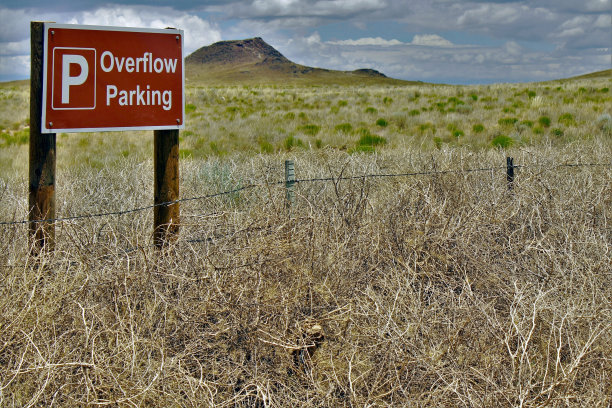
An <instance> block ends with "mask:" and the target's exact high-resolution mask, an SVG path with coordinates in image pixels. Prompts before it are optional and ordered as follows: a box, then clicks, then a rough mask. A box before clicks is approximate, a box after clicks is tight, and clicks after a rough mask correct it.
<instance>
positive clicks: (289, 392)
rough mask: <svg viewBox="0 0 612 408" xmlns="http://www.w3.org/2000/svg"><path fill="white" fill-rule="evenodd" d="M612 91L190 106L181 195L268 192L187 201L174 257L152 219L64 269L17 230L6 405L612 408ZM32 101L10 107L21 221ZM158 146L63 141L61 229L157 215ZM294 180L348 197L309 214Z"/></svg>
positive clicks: (86, 230)
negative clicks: (155, 235)
mask: <svg viewBox="0 0 612 408" xmlns="http://www.w3.org/2000/svg"><path fill="white" fill-rule="evenodd" d="M609 86H610V79H609V78H605V77H604V78H581V79H575V80H571V81H563V82H550V83H544V84H504V85H491V86H443V85H425V84H420V85H406V86H382V85H370V86H356V85H342V86H340V85H328V86H320V87H313V86H297V85H291V86H272V85H269V86H254V85H248V86H219V87H210V86H205V85H203V84H199V85H198V84H193V83H190V85H189V86H188V87H187V105H186V112H187V113H186V115H187V121H186V129H185V131H183V132H181V140H180V146H181V162H180V163H181V164H180V166H181V167H180V172H181V181H180V183H181V197H185V198H187V197H196V196H204V195H209V194H214V193H217V192H223V191H230V190H236V189H241V188H244V189H242V190H240V191H236V192H234V193H231V194H225V195H221V196H217V197H212V198H208V199H201V200H192V201H185V202H183V203H181V230H180V236H179V239H178V241H177V242H175V243H173V244H171V245H170V246H169V248H168V249H167V251H166V252H165V253H158V252H156V251H155V249H154V248H153V247H152V246H151V244H152V231H151V227H152V211H151V210H147V211H137V212H132V213H129V214H125V215H112V216H103V217H93V218H85V219H80V220H70V221H63V222H58V223H56V226H55V228H56V241H57V242H56V249H55V251H54V252H53V253H46V254H43V255H41V256H40V257H38V258H32V257H29V256H28V253H29V246H28V239H27V225H24V224H17V225H0V236H1V237H2V238H0V310H2V314H1V315H0V406H3V407H4V406H7V407H23V406H58V407H81V406H118V407H124V406H125V407H134V406H164V407H208V406H210V407H213V406H215V407H217V406H220V407H225V406H227V407H287V406H300V407H343V406H344V407H350V406H360V407H361V406H381V407H383V406H389V407H396V406H465V407H493V406H507V407H515V406H522V407H544V406H548V407H567V406H571V407H584V406H589V407H607V406H609V405H610V403H611V402H612V400H611V397H610V396H611V395H612V388H611V384H612V377H611V374H610V373H612V363H611V362H612V355H611V353H610V350H611V349H612V314H611V310H612V289H611V286H610V278H611V277H612V275H611V270H610V265H611V264H612V257H611V254H612V252H611V249H612V247H611V245H612V230H611V225H610V219H611V217H612V168H611V164H612V163H611V162H610V157H611V153H612V117H611V116H610V106H611V102H612V94H611V93H610V90H609ZM28 93H29V92H28V84H27V83H24V82H17V83H4V84H0V106H1V108H0V128H1V132H2V133H1V134H2V136H1V138H0V221H12V220H23V219H27V191H28V187H27V166H28V162H27V160H28V129H27V124H28V114H29V109H28ZM152 140H153V137H152V132H125V133H99V134H69V135H65V134H60V135H58V137H57V175H56V204H57V210H56V215H57V216H58V217H67V216H73V215H80V214H97V213H105V212H111V211H122V210H129V209H133V208H139V207H144V206H147V205H150V204H151V203H152V202H153V192H152V190H153V187H152V186H153V165H152V157H153V148H152ZM507 156H512V157H514V162H515V164H517V165H519V166H526V167H520V168H518V169H517V170H516V171H517V174H516V179H515V182H514V187H513V189H512V190H511V191H509V190H508V187H507V182H506V174H505V162H506V157H507ZM286 159H291V160H294V161H295V166H296V175H297V177H298V178H299V179H309V178H319V177H323V178H331V179H332V180H328V181H316V182H308V183H298V184H297V185H296V189H295V192H296V202H295V205H294V206H293V207H292V208H291V209H290V210H289V209H287V208H286V203H285V190H284V185H283V184H279V183H278V182H282V180H283V162H284V160H286ZM578 163H582V164H598V165H597V166H577V167H570V166H564V165H572V164H578ZM483 168H487V169H490V170H487V171H478V172H465V170H470V169H483ZM421 171H430V172H433V173H435V174H430V175H419V176H404V177H385V178H382V177H381V178H365V177H360V176H363V175H366V174H396V173H412V172H421ZM343 177H344V178H346V177H352V178H351V179H342V178H343ZM249 186H255V187H252V188H250V187H249Z"/></svg>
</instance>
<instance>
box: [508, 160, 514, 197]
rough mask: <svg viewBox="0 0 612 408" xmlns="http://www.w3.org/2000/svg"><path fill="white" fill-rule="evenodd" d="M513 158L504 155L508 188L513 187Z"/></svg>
mask: <svg viewBox="0 0 612 408" xmlns="http://www.w3.org/2000/svg"><path fill="white" fill-rule="evenodd" d="M513 161H514V159H513V158H512V157H506V181H507V182H508V190H512V188H513V187H514V163H513Z"/></svg>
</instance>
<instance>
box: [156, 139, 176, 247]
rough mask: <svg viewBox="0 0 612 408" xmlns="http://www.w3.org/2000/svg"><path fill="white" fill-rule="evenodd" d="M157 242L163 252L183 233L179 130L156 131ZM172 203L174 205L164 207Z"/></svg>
mask: <svg viewBox="0 0 612 408" xmlns="http://www.w3.org/2000/svg"><path fill="white" fill-rule="evenodd" d="M153 133H154V142H153V155H154V158H153V165H154V167H155V169H154V175H153V177H154V184H155V185H154V193H153V195H154V204H155V207H154V209H153V243H154V244H155V247H156V248H158V249H160V248H162V247H164V246H165V245H166V244H167V243H168V242H169V241H171V240H174V239H176V237H178V232H179V203H177V202H176V200H178V198H179V130H178V129H171V130H155V131H154V132H153ZM164 203H172V204H164Z"/></svg>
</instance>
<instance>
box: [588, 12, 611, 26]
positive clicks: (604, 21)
mask: <svg viewBox="0 0 612 408" xmlns="http://www.w3.org/2000/svg"><path fill="white" fill-rule="evenodd" d="M593 27H595V28H610V27H612V16H610V14H607V15H605V14H602V15H601V16H599V17H597V20H595V22H594V23H593Z"/></svg>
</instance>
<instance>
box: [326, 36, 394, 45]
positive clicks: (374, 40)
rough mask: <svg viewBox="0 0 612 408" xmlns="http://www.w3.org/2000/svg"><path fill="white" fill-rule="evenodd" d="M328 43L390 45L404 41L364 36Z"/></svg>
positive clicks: (329, 42)
mask: <svg viewBox="0 0 612 408" xmlns="http://www.w3.org/2000/svg"><path fill="white" fill-rule="evenodd" d="M328 44H334V45H353V46H359V45H374V46H382V47H388V46H392V45H402V44H404V43H403V42H401V41H399V40H396V39H392V40H385V39H384V38H381V37H375V38H372V37H365V38H359V39H358V40H339V41H328Z"/></svg>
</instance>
